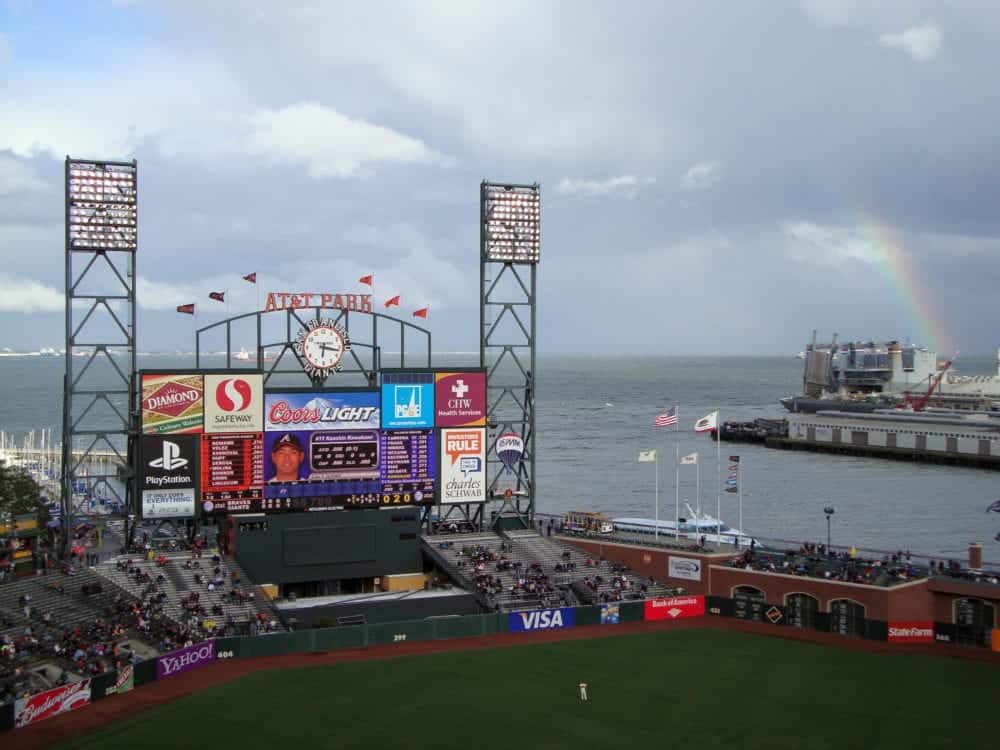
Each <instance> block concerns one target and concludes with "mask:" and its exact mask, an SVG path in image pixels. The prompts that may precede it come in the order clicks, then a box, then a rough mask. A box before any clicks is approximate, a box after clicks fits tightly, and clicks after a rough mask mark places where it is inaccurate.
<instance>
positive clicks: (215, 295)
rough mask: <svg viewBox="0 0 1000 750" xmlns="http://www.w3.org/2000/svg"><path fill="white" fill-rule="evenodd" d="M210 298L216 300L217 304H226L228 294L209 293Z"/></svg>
mask: <svg viewBox="0 0 1000 750" xmlns="http://www.w3.org/2000/svg"><path fill="white" fill-rule="evenodd" d="M208 298H209V299H214V300H215V301H216V302H225V301H226V293H225V292H209V293H208Z"/></svg>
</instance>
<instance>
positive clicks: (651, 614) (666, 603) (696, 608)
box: [644, 596, 705, 622]
mask: <svg viewBox="0 0 1000 750" xmlns="http://www.w3.org/2000/svg"><path fill="white" fill-rule="evenodd" d="M703 614H705V597H703V596H675V597H671V598H669V599H648V600H647V601H646V603H645V612H644V619H645V620H646V621H647V622H648V621H650V620H676V619H678V618H680V617H701V616H702V615H703Z"/></svg>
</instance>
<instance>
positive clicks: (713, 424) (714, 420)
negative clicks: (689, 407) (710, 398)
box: [694, 411, 719, 432]
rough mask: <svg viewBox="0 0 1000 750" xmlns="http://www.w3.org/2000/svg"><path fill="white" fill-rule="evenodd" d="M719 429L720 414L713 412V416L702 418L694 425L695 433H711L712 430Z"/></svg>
mask: <svg viewBox="0 0 1000 750" xmlns="http://www.w3.org/2000/svg"><path fill="white" fill-rule="evenodd" d="M718 427H719V412H718V411H713V412H712V413H711V414H708V415H707V416H704V417H702V418H701V419H699V420H698V421H697V422H695V423H694V431H695V432H709V431H710V430H715V429H718Z"/></svg>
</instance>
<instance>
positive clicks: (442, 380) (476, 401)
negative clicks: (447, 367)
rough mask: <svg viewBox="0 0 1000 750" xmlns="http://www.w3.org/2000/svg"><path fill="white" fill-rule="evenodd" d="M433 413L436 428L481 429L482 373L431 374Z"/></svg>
mask: <svg viewBox="0 0 1000 750" xmlns="http://www.w3.org/2000/svg"><path fill="white" fill-rule="evenodd" d="M434 409H435V417H434V421H435V424H437V426H438V427H484V426H485V425H486V373H485V372H438V373H435V374H434Z"/></svg>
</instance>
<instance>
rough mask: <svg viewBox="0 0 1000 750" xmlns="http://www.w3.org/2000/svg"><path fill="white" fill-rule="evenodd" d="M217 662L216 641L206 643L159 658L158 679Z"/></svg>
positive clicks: (157, 665) (157, 664) (157, 666)
mask: <svg viewBox="0 0 1000 750" xmlns="http://www.w3.org/2000/svg"><path fill="white" fill-rule="evenodd" d="M214 661H215V641H214V640H212V641H204V642H202V643H196V644H194V645H193V646H188V647H187V648H182V649H181V650H179V651H171V652H170V653H169V654H164V655H163V656H160V657H157V659H156V679H158V680H162V679H163V678H164V677H173V676H174V675H175V674H180V673H181V672H187V671H190V670H192V669H197V668H198V667H204V666H205V665H206V664H211V663H212V662H214Z"/></svg>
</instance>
